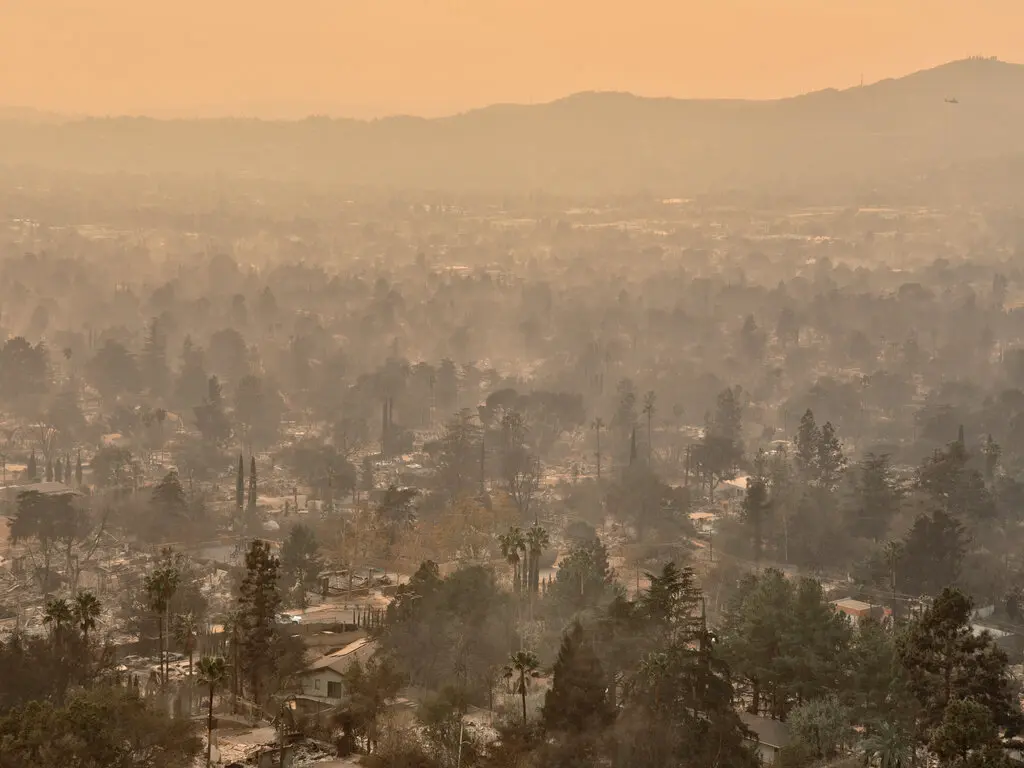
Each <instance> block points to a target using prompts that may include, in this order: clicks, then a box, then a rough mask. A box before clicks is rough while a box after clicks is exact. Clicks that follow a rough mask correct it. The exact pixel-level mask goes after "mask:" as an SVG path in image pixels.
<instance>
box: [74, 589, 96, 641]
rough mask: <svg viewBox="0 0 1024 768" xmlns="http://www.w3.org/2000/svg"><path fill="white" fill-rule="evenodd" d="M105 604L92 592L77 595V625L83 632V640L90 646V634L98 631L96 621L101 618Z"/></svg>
mask: <svg viewBox="0 0 1024 768" xmlns="http://www.w3.org/2000/svg"><path fill="white" fill-rule="evenodd" d="M102 610H103V604H102V603H100V601H99V598H97V597H96V595H94V594H93V593H92V592H79V593H78V594H77V595H75V607H74V612H75V623H77V624H78V628H79V629H80V630H81V631H82V640H83V641H84V642H85V645H86V647H87V648H88V646H89V633H90V632H91V631H92V630H94V629H96V619H98V618H99V617H100V613H101V612H102Z"/></svg>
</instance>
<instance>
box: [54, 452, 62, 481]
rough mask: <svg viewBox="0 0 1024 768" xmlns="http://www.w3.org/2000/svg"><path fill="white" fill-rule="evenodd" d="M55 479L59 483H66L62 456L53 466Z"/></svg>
mask: <svg viewBox="0 0 1024 768" xmlns="http://www.w3.org/2000/svg"><path fill="white" fill-rule="evenodd" d="M53 479H54V480H56V481H57V482H58V483H63V482H64V463H63V462H62V461H61V460H60V456H58V457H57V461H55V462H54V464H53Z"/></svg>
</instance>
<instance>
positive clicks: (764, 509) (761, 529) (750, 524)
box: [743, 452, 772, 564]
mask: <svg viewBox="0 0 1024 768" xmlns="http://www.w3.org/2000/svg"><path fill="white" fill-rule="evenodd" d="M754 465H755V467H756V469H755V471H754V473H753V474H752V475H751V476H750V477H749V478H747V490H746V495H745V496H744V497H743V522H744V523H745V524H746V526H747V529H748V530H749V532H750V540H751V549H752V550H753V555H754V563H755V564H759V563H760V562H761V556H762V554H763V553H764V540H765V530H766V528H767V527H768V522H769V521H768V518H769V516H770V515H771V507H772V505H771V499H770V497H769V495H768V479H767V478H766V477H765V474H764V473H765V461H764V454H763V453H762V452H759V453H758V459H757V461H755V463H754Z"/></svg>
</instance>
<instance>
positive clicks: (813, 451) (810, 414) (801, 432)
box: [794, 408, 821, 481]
mask: <svg viewBox="0 0 1024 768" xmlns="http://www.w3.org/2000/svg"><path fill="white" fill-rule="evenodd" d="M820 442H821V431H820V430H819V429H818V425H817V423H816V422H815V420H814V411H812V410H811V409H810V408H808V409H807V410H806V411H805V412H804V415H803V416H802V417H801V418H800V426H799V427H797V432H796V438H795V440H794V443H795V445H796V453H795V454H794V459H795V460H796V466H797V469H799V470H800V472H801V474H802V475H803V476H804V478H805V479H806V480H807V481H810V480H812V479H813V478H815V477H816V476H817V473H818V445H819V443H820Z"/></svg>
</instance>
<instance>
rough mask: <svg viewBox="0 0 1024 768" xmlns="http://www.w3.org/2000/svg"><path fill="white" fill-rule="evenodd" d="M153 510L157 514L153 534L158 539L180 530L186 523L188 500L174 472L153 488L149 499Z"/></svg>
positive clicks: (169, 473)
mask: <svg viewBox="0 0 1024 768" xmlns="http://www.w3.org/2000/svg"><path fill="white" fill-rule="evenodd" d="M151 501H152V504H153V509H154V510H155V511H156V512H157V517H156V520H155V521H154V523H153V528H154V529H155V530H154V531H153V533H154V534H155V535H157V536H159V537H163V536H166V535H169V534H170V532H171V531H175V530H180V528H181V526H183V525H187V523H188V500H187V499H186V498H185V490H184V489H183V488H182V487H181V480H180V479H179V478H178V473H177V471H176V470H173V469H172V470H171V471H170V472H168V473H167V474H166V475H164V476H163V477H162V478H161V479H160V482H159V483H157V484H156V487H155V488H153V494H152V497H151Z"/></svg>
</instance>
